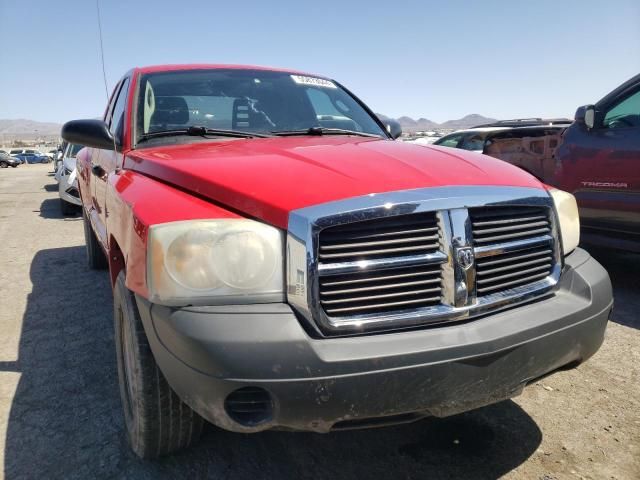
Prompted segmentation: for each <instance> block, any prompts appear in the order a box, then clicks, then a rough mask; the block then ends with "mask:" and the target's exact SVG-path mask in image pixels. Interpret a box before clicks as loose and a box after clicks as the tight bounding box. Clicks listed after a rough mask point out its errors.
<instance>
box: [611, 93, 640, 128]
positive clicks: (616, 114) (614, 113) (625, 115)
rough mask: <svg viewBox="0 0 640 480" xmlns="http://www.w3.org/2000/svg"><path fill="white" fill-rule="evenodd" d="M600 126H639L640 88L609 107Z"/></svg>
mask: <svg viewBox="0 0 640 480" xmlns="http://www.w3.org/2000/svg"><path fill="white" fill-rule="evenodd" d="M602 126H603V127H604V128H629V127H640V90H638V91H637V92H635V93H632V94H631V95H629V96H628V97H627V98H625V99H624V100H622V101H621V102H619V103H618V104H616V105H614V106H613V107H612V108H610V109H609V110H608V111H607V113H606V115H605V117H604V120H603V122H602Z"/></svg>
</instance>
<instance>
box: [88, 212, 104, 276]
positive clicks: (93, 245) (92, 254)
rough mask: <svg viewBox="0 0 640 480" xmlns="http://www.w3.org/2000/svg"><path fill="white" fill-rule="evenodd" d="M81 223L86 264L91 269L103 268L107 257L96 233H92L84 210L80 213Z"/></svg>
mask: <svg viewBox="0 0 640 480" xmlns="http://www.w3.org/2000/svg"><path fill="white" fill-rule="evenodd" d="M82 223H83V225H84V243H85V247H86V252H87V265H89V268H90V269H91V270H104V269H106V268H107V266H108V264H107V257H106V256H105V254H104V252H103V251H102V247H101V246H100V244H99V243H98V239H97V238H96V234H95V233H93V229H92V228H91V222H89V219H88V218H87V214H86V213H84V210H83V213H82Z"/></svg>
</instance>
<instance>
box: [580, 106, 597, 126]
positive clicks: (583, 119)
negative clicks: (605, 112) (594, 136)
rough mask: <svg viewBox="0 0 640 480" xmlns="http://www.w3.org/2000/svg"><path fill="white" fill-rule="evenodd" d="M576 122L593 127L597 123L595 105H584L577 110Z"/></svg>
mask: <svg viewBox="0 0 640 480" xmlns="http://www.w3.org/2000/svg"><path fill="white" fill-rule="evenodd" d="M575 122H576V123H577V124H579V125H584V126H585V127H587V128H589V129H591V128H593V127H594V125H595V123H596V109H595V107H594V106H593V105H584V106H582V107H578V110H576V116H575Z"/></svg>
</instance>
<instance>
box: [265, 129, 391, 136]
mask: <svg viewBox="0 0 640 480" xmlns="http://www.w3.org/2000/svg"><path fill="white" fill-rule="evenodd" d="M271 133H273V134H274V135H278V136H282V137H293V136H296V135H357V136H359V137H374V138H380V135H376V134H375V133H365V132H358V131H356V130H347V129H345V128H327V127H310V128H307V129H304V130H279V131H275V132H271Z"/></svg>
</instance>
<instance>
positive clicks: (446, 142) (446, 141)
mask: <svg viewBox="0 0 640 480" xmlns="http://www.w3.org/2000/svg"><path fill="white" fill-rule="evenodd" d="M461 138H462V134H457V135H449V136H448V137H444V138H443V139H442V140H441V141H440V142H438V145H439V146H441V147H453V148H455V147H457V146H458V142H460V139H461Z"/></svg>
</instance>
